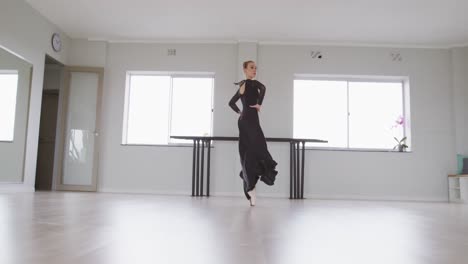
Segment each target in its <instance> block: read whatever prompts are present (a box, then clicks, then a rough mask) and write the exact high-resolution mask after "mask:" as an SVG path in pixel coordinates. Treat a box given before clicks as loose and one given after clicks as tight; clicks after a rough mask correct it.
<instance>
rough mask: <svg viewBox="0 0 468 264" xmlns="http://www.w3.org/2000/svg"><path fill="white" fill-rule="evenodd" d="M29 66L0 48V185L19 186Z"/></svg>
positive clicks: (24, 137) (21, 175)
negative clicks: (16, 184)
mask: <svg viewBox="0 0 468 264" xmlns="http://www.w3.org/2000/svg"><path fill="white" fill-rule="evenodd" d="M31 75H32V64H31V63H29V62H27V61H25V60H23V59H21V58H19V57H18V56H16V55H14V54H12V53H10V52H9V51H7V50H5V49H3V48H2V47H1V46H0V168H1V170H0V183H21V182H23V173H24V157H25V151H26V133H27V127H28V126H27V123H28V112H29V96H30V94H31Z"/></svg>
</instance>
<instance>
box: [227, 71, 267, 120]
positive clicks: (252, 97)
mask: <svg viewBox="0 0 468 264" xmlns="http://www.w3.org/2000/svg"><path fill="white" fill-rule="evenodd" d="M244 83H245V89H244V93H243V94H240V87H241V86H242V85H243V84H244ZM235 84H236V85H239V89H237V91H236V93H235V94H234V96H233V97H232V98H231V100H229V106H230V107H231V108H232V110H234V112H236V113H240V109H239V107H237V105H236V102H237V101H238V100H239V99H240V98H241V97H242V96H245V100H242V104H243V107H248V106H250V105H255V104H259V105H262V103H263V98H264V97H265V92H266V88H265V85H263V84H262V83H261V82H259V81H257V80H250V79H247V80H243V81H240V82H238V83H235ZM245 104H247V105H245Z"/></svg>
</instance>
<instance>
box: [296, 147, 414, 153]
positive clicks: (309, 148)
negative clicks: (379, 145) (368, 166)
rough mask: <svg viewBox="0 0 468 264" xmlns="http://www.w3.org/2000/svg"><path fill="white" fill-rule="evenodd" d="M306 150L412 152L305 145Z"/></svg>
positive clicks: (410, 151) (409, 151)
mask: <svg viewBox="0 0 468 264" xmlns="http://www.w3.org/2000/svg"><path fill="white" fill-rule="evenodd" d="M305 149H306V150H323V151H343V152H381V153H413V151H412V150H408V151H403V152H399V151H396V150H392V149H365V148H362V149H360V148H323V147H322V148H321V147H306V148H305Z"/></svg>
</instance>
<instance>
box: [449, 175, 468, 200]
mask: <svg viewBox="0 0 468 264" xmlns="http://www.w3.org/2000/svg"><path fill="white" fill-rule="evenodd" d="M448 188H449V202H458V203H467V202H468V174H452V175H449V176H448Z"/></svg>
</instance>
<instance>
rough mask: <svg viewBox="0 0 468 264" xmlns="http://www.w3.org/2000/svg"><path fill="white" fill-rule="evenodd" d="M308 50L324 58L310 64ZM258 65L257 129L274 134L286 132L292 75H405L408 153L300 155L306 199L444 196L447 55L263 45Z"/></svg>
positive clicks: (450, 156) (448, 135) (450, 158)
mask: <svg viewBox="0 0 468 264" xmlns="http://www.w3.org/2000/svg"><path fill="white" fill-rule="evenodd" d="M311 50H320V51H321V52H322V54H323V55H324V58H323V59H322V60H313V59H311V58H310V51H311ZM391 52H399V53H401V55H402V57H403V60H402V61H401V62H398V61H397V62H394V61H392V59H391V57H390V53H391ZM258 63H259V70H258V71H259V78H260V79H261V80H263V81H264V83H265V84H266V85H267V87H268V91H267V97H266V100H265V107H264V109H263V116H262V118H263V123H262V124H263V128H264V130H265V131H266V134H268V135H269V136H275V137H276V136H278V137H282V136H290V135H292V112H291V109H292V107H293V105H292V96H293V94H292V89H291V88H292V84H293V76H294V74H297V73H313V74H344V75H348V74H351V75H390V76H409V78H410V85H411V87H410V93H411V94H410V101H411V118H412V120H411V128H410V129H411V132H412V142H411V147H412V149H413V152H411V153H385V152H349V151H319V150H310V151H307V154H306V156H307V162H306V164H307V165H306V175H307V179H306V183H307V185H306V187H305V193H306V196H309V197H331V198H333V197H336V198H340V197H346V198H348V197H354V198H378V199H409V200H446V199H447V190H446V189H447V188H446V174H447V173H448V172H451V171H452V169H453V168H455V150H454V145H455V141H454V137H453V121H452V107H451V106H452V91H451V73H450V66H451V60H450V53H449V51H448V50H437V49H387V48H358V47H353V48H346V47H307V46H272V45H263V46H261V47H260V48H259V61H258ZM273 120H274V121H273ZM286 151H287V150H286V149H283V152H286ZM287 161H288V160H287V159H283V160H280V164H283V166H285V165H287ZM283 175H284V176H286V174H283ZM284 178H285V177H283V180H284ZM284 184H286V181H284ZM283 191H284V189H283Z"/></svg>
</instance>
